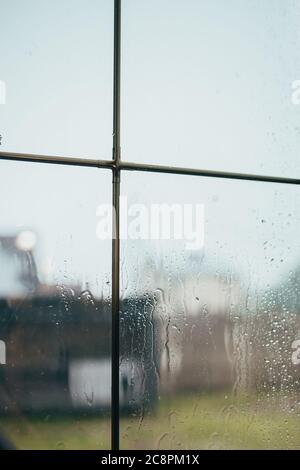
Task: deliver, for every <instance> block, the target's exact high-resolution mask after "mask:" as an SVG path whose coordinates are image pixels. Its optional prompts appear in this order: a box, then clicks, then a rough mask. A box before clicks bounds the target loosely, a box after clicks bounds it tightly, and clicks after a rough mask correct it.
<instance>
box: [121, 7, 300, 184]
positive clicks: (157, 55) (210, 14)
mask: <svg viewBox="0 0 300 470" xmlns="http://www.w3.org/2000/svg"><path fill="white" fill-rule="evenodd" d="M299 22H300V2H299V0H286V1H284V2H283V1H281V0H274V1H272V2H271V3H270V1H268V0H245V1H243V2H241V1H239V0H228V1H226V2H224V1H222V0H209V1H204V0H203V1H198V0H188V1H182V0H172V1H170V0H153V1H147V0H127V1H126V4H125V3H124V6H123V27H122V34H123V51H122V60H123V69H122V85H123V95H122V99H123V101H122V110H123V128H122V129H123V132H122V156H123V159H124V160H129V161H133V160H134V161H137V162H143V163H144V162H148V163H156V164H157V163H159V164H166V165H178V166H187V167H198V168H199V167H200V168H206V169H212V170H225V171H237V172H247V173H260V174H268V175H270V174H271V175H273V174H274V175H284V176H293V177H294V176H296V175H297V177H299V176H300V160H299V150H300V137H299V113H300V107H299V102H300V98H299V96H300V93H299V89H300V82H299V81H298V82H297V80H300V76H299V70H300V56H299V44H300V37H299V34H300V33H299ZM294 82H295V83H294ZM293 84H294V86H295V88H293Z"/></svg>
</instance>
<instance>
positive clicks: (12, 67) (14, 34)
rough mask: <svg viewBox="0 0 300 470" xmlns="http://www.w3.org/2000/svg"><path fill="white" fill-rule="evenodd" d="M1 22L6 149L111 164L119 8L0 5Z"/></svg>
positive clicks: (36, 2) (58, 2)
mask: <svg viewBox="0 0 300 470" xmlns="http://www.w3.org/2000/svg"><path fill="white" fill-rule="evenodd" d="M0 17H1V31H0V57H1V61H0V80H1V82H0V83H1V88H2V91H1V90H0V93H1V98H0V103H2V104H0V134H1V136H2V145H1V147H0V150H2V151H10V152H24V153H39V154H46V155H67V156H75V157H77V156H78V157H89V158H102V159H103V158H106V159H107V158H111V148H112V140H111V139H112V138H111V135H112V57H113V2H111V1H110V0H72V1H68V0H43V1H40V0H27V1H26V2H24V1H23V0H1V1H0ZM4 88H5V90H3V89H4ZM4 95H5V96H4ZM4 103H5V104H4Z"/></svg>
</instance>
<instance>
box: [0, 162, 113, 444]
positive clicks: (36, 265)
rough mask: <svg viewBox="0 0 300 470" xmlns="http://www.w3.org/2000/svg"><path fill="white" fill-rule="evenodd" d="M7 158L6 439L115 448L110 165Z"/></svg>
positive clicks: (1, 226)
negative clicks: (105, 215) (104, 230)
mask: <svg viewBox="0 0 300 470" xmlns="http://www.w3.org/2000/svg"><path fill="white" fill-rule="evenodd" d="M0 167H1V168H0V170H1V175H2V182H1V189H0V214H1V221H0V362H1V365H0V374H1V375H0V439H1V438H2V437H3V435H5V437H6V438H7V439H9V440H10V441H11V442H12V444H13V445H14V446H16V447H17V448H20V449H99V448H108V447H109V445H110V444H109V443H110V383H111V381H110V367H111V366H110V364H111V359H110V350H111V346H110V335H111V277H110V276H111V268H110V266H111V248H110V247H111V241H109V240H100V239H99V238H98V237H97V235H96V229H97V217H96V211H97V210H98V207H101V205H102V204H105V203H109V202H110V198H111V174H110V172H106V171H105V170H95V169H94V170H91V169H82V168H70V167H68V168H66V167H62V166H53V165H45V164H42V165H41V164H31V163H11V162H9V163H8V162H3V161H2V162H0ZM87 188H88V190H87Z"/></svg>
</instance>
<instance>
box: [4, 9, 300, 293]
mask: <svg viewBox="0 0 300 470" xmlns="http://www.w3.org/2000/svg"><path fill="white" fill-rule="evenodd" d="M122 3H123V25H122V39H123V48H122V156H123V158H124V159H125V160H133V161H139V162H150V163H161V164H172V165H180V166H183V165H185V166H192V167H206V168H211V169H220V170H227V171H244V172H253V173H255V172H257V173H266V174H278V175H286V176H296V175H298V176H299V174H300V159H299V156H298V153H299V150H300V147H299V139H300V106H299V107H297V106H294V105H292V104H291V93H292V90H291V83H292V81H294V80H297V79H300V55H299V44H300V41H299V40H300V38H299V32H300V1H299V0H297V1H295V0H285V1H280V0H273V1H270V0H268V1H267V0H243V1H238V0H228V1H226V2H225V1H223V0H222V1H221V0H210V1H204V0H203V1H201V0H197V1H196V0H187V1H181V0H172V1H170V0H169V1H167V0H151V1H150V0H149V1H146V0H123V2H122ZM112 46H113V2H112V0H85V1H83V0H72V1H71V0H70V1H68V0H59V1H58V0H51V1H50V0H38V1H37V0H26V1H24V0H0V59H1V60H0V79H2V80H5V81H6V84H7V103H6V105H1V106H0V130H1V134H2V135H3V145H2V147H1V150H7V151H16V152H21V151H24V152H27V153H44V154H50V155H51V154H56V155H60V154H62V155H74V156H78V157H85V156H87V157H91V158H105V159H108V158H110V157H111V148H112V59H113V47H112ZM1 174H2V183H1V188H0V195H1V199H0V214H1V230H2V232H4V231H7V230H10V231H13V230H15V228H17V229H22V228H30V227H31V228H33V229H34V230H36V231H37V233H38V235H39V237H40V248H39V250H40V251H39V253H40V259H41V266H42V264H43V263H44V261H43V260H45V259H46V258H47V259H48V258H50V264H51V262H52V266H54V268H53V269H54V271H53V279H54V278H56V280H61V282H67V280H66V277H65V276H67V278H68V276H69V277H70V276H71V277H73V280H74V279H75V280H76V279H80V282H82V283H83V284H84V283H85V280H87V279H90V280H91V282H92V284H94V285H95V282H96V278H97V276H98V277H99V276H100V277H103V276H104V277H105V276H107V274H109V272H110V263H111V260H110V245H109V243H107V244H104V245H103V244H102V242H100V241H99V240H97V239H96V224H97V218H96V208H97V206H98V205H99V204H100V203H102V202H108V201H109V200H110V196H111V192H110V191H111V186H110V184H111V175H110V172H106V171H100V170H98V171H97V170H87V169H79V168H77V169H71V168H70V167H67V168H64V167H63V166H59V167H53V166H51V167H50V166H45V167H44V168H42V167H41V165H34V164H20V165H17V164H15V163H5V162H2V163H1ZM136 177H138V175H137V174H124V176H123V177H122V192H123V193H125V194H128V197H129V200H130V201H131V202H133V203H135V202H145V203H146V204H149V203H150V202H151V199H152V198H154V199H157V200H158V201H160V202H169V203H172V202H175V203H178V202H184V203H200V204H201V203H205V204H206V228H205V230H206V242H205V243H206V245H205V253H206V256H207V260H208V264H209V263H210V261H209V260H210V259H214V262H215V263H216V266H218V267H219V268H220V267H223V266H224V267H225V270H226V266H229V265H231V266H232V262H233V261H232V260H233V258H234V266H235V269H236V272H238V273H239V274H242V273H243V275H244V276H246V278H247V276H248V275H250V274H251V273H252V274H251V275H254V274H255V273H259V279H260V281H261V282H262V283H265V284H267V283H268V282H269V281H270V282H277V281H278V280H279V279H280V277H281V276H285V273H287V272H288V270H289V269H292V268H294V266H296V265H297V260H300V246H299V236H298V234H299V223H300V222H299V216H298V212H299V189H298V187H291V186H279V185H267V184H266V185H264V184H262V183H246V182H240V183H237V182H228V181H227V182H224V181H221V180H206V179H202V178H198V179H197V178H188V177H182V178H179V177H171V176H160V177H158V176H157V175H145V174H143V175H142V178H141V180H140V181H138V180H137V179H135V178H136ZM213 201H218V202H217V203H216V202H213ZM289 214H291V215H289ZM261 219H266V220H267V223H264V224H262V223H261V222H260V221H261ZM72 237H73V242H72V243H71V242H70V239H71V238H72ZM87 240H88V241H87ZM86 241H87V243H86ZM265 241H268V243H269V245H268V248H267V249H266V248H265V245H264V242H265ZM218 243H222V244H223V245H222V247H221V248H220V247H217V244H218ZM132 248H133V249H134V250H135V251H136V253H137V254H138V255H139V256H140V259H141V260H143V255H144V253H145V243H143V242H141V243H135V244H134V245H133V244H132V243H131V244H128V250H129V251H127V253H129V252H130V250H131V249H132ZM175 248H176V249H177V250H179V251H180V250H182V246H177V247H176V246H175V244H174V243H170V244H169V245H167V246H165V247H164V249H165V250H166V253H169V254H170V253H172V250H174V249H175ZM147 250H148V251H149V250H150V252H151V250H152V255H153V256H154V257H155V256H156V255H155V251H156V250H157V246H152V245H151V244H149V245H148V246H147ZM266 250H267V253H266ZM124 253H126V246H125V251H124ZM130 256H131V255H130ZM160 256H162V254H161V255H160ZM170 256H171V255H170ZM265 256H267V257H265ZM271 258H274V259H275V260H276V261H275V263H274V262H271V261H270V260H271ZM281 259H283V260H284V261H280V260H281ZM51 260H52V261H51ZM272 263H273V264H272ZM125 264H126V263H125ZM123 266H124V263H123ZM129 266H130V262H128V269H129ZM133 268H134V266H133ZM220 269H221V268H220ZM228 269H229V268H228ZM136 275H137V274H135V273H134V269H133V270H132V279H133V283H134V282H135V277H134V276H136ZM105 279H106V277H105ZM69 280H70V279H69ZM105 282H106V281H105Z"/></svg>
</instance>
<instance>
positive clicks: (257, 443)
mask: <svg viewBox="0 0 300 470" xmlns="http://www.w3.org/2000/svg"><path fill="white" fill-rule="evenodd" d="M0 423H1V429H3V430H4V431H5V433H6V435H7V437H9V438H10V439H11V440H12V441H13V442H14V443H15V445H16V446H17V447H18V448H21V449H105V448H109V441H110V422H109V419H107V418H99V417H95V416H93V417H91V416H90V417H85V418H83V417H81V418H79V417H76V416H74V417H69V418H62V417H60V418H59V417H56V418H54V417H51V416H47V417H46V418H45V419H42V418H37V417H31V418H29V417H27V418H25V417H23V418H8V417H6V418H3V417H2V418H1V419H0ZM121 443H122V447H123V448H125V449H126V448H129V449H132V448H138V449H187V448H192V449H300V419H299V409H298V413H297V410H296V409H294V410H292V409H291V410H290V411H289V410H287V409H283V407H282V404H281V402H280V400H279V398H277V397H273V398H272V399H270V398H267V397H260V398H258V397H246V396H244V397H241V396H240V397H238V398H234V397H230V396H229V395H228V396H226V395H225V394H209V395H187V396H177V397H175V398H173V399H170V400H166V399H163V400H161V401H160V402H159V404H158V406H157V408H156V410H155V411H154V412H152V413H151V414H147V415H146V416H144V417H143V418H141V417H138V418H129V417H123V418H122V419H121Z"/></svg>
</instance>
